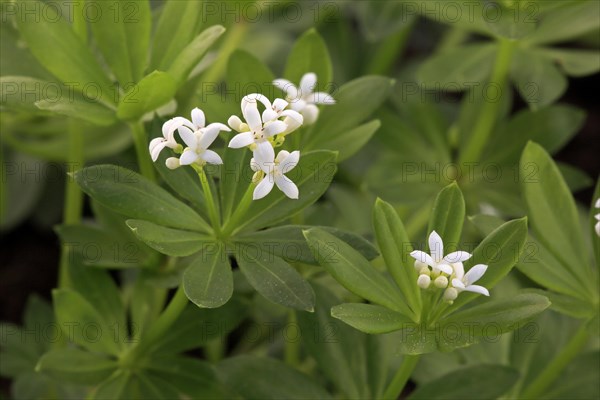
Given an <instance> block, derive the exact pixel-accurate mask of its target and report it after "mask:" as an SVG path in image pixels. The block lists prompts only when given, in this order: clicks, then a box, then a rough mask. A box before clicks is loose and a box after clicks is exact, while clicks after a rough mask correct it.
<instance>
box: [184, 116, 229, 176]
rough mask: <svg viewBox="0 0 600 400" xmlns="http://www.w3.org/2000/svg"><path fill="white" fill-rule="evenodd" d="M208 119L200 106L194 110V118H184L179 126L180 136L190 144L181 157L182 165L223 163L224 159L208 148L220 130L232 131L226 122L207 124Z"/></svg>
mask: <svg viewBox="0 0 600 400" xmlns="http://www.w3.org/2000/svg"><path fill="white" fill-rule="evenodd" d="M205 123H206V119H205V117H204V112H202V110H200V109H199V108H194V109H193V110H192V120H191V121H189V120H187V119H185V118H184V119H183V121H182V123H181V125H180V126H179V127H178V128H177V131H178V132H179V136H181V139H183V141H184V142H185V144H186V145H187V146H188V147H186V148H185V150H183V154H182V155H181V157H180V158H179V163H180V164H181V165H191V164H193V163H196V164H198V165H200V166H202V165H204V164H206V163H208V164H223V160H221V157H219V155H218V154H217V153H215V152H214V151H212V150H208V147H209V146H210V145H211V144H212V143H213V142H214V141H215V139H216V138H217V136H219V132H221V131H230V130H231V129H229V128H228V127H227V125H225V124H221V123H219V122H215V123H212V124H209V125H208V126H205Z"/></svg>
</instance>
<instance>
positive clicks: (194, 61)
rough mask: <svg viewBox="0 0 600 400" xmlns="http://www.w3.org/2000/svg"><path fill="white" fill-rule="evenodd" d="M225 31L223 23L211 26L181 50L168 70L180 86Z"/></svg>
mask: <svg viewBox="0 0 600 400" xmlns="http://www.w3.org/2000/svg"><path fill="white" fill-rule="evenodd" d="M223 32H225V28H223V27H222V26H221V25H215V26H211V27H210V28H208V29H206V30H204V31H203V32H202V33H201V34H199V35H198V36H196V37H195V38H194V40H192V41H191V42H190V44H188V45H187V46H186V47H185V48H184V49H183V50H181V52H180V53H179V54H178V55H177V57H176V58H175V59H174V60H173V62H172V64H171V66H170V67H169V70H168V72H169V75H171V76H172V77H173V78H175V80H176V81H177V86H178V87H180V86H181V85H183V84H184V83H185V81H186V80H187V79H188V76H189V75H190V72H192V70H193V69H194V67H196V65H198V63H199V62H200V60H201V59H202V57H204V54H206V52H207V51H208V49H209V48H210V46H212V45H213V43H214V42H215V41H216V40H217V39H218V38H219V37H220V36H221V35H222V34H223Z"/></svg>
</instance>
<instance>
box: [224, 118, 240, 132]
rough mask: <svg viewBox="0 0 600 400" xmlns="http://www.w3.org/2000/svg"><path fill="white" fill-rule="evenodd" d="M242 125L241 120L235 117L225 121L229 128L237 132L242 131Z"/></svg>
mask: <svg viewBox="0 0 600 400" xmlns="http://www.w3.org/2000/svg"><path fill="white" fill-rule="evenodd" d="M242 124H243V122H242V120H241V119H240V117H238V116H237V115H232V116H231V117H229V119H228V120H227V125H229V126H230V127H232V128H233V129H235V130H236V131H238V132H240V131H241V130H242V129H241V126H242Z"/></svg>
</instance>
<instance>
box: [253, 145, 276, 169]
mask: <svg viewBox="0 0 600 400" xmlns="http://www.w3.org/2000/svg"><path fill="white" fill-rule="evenodd" d="M254 160H255V161H256V162H257V163H258V165H260V169H262V170H263V171H264V172H265V173H267V174H268V173H269V172H270V171H273V166H274V165H275V150H273V146H272V145H271V143H269V142H267V141H266V140H263V141H260V142H258V143H256V148H255V149H254Z"/></svg>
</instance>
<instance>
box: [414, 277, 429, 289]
mask: <svg viewBox="0 0 600 400" xmlns="http://www.w3.org/2000/svg"><path fill="white" fill-rule="evenodd" d="M430 284H431V278H430V277H429V276H427V275H419V278H418V279H417V286H419V287H420V288H421V289H427V288H428V287H429V285H430Z"/></svg>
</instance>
